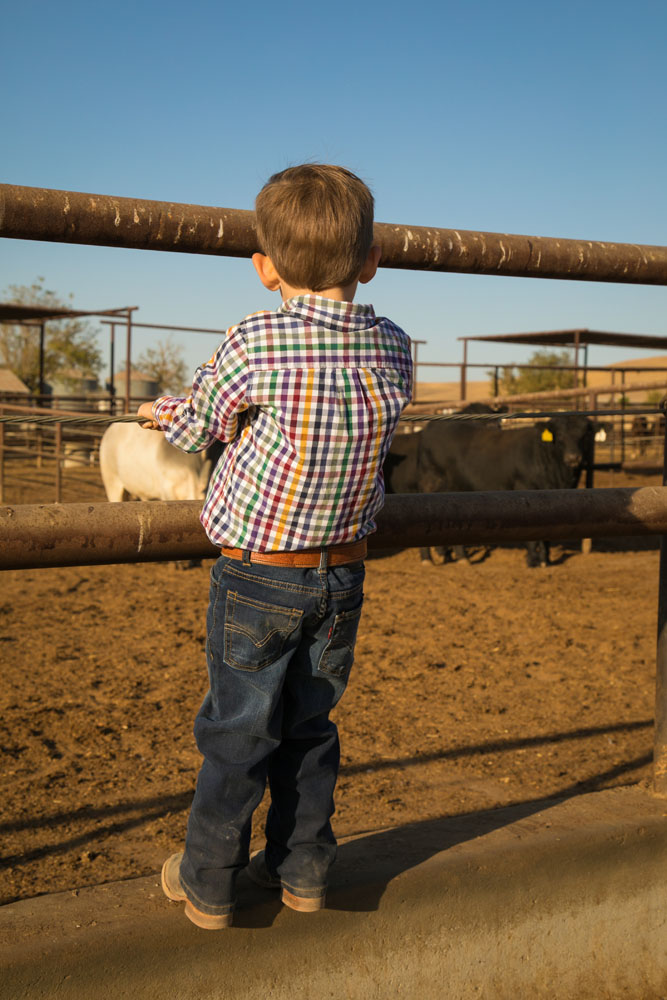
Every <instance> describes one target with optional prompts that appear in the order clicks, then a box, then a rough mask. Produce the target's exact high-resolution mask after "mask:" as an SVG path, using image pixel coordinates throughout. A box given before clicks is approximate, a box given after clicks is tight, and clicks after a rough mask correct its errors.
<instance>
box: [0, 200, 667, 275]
mask: <svg viewBox="0 0 667 1000" xmlns="http://www.w3.org/2000/svg"><path fill="white" fill-rule="evenodd" d="M375 231H376V238H377V239H378V241H379V243H380V244H381V246H382V259H381V262H380V263H381V265H382V266H383V267H392V268H407V269H410V270H427V271H456V272H463V273H468V274H500V275H514V276H517V277H528V278H562V279H569V280H579V281H614V282H622V283H631V284H646V285H665V284H667V247H663V246H646V245H640V244H630V243H602V242H594V241H592V240H572V239H558V238H552V237H544V236H518V235H513V234H505V233H484V232H471V231H466V230H458V229H436V228H429V227H425V226H403V225H392V224H388V223H377V224H376V227H375ZM0 236H4V237H8V238H12V239H22V240H47V241H51V242H56V243H84V244H93V245H98V246H117V247H130V248H134V249H140V250H166V251H175V252H181V253H201V254H219V255H221V256H227V257H249V256H250V255H251V254H252V253H253V252H254V251H255V250H257V249H258V246H257V237H256V233H255V224H254V212H250V211H246V210H243V209H230V208H216V207H212V206H205V205H187V204H178V203H174V202H163V201H148V200H144V199H138V198H120V197H114V196H112V195H99V194H85V193H82V192H79V191H57V190H52V189H49V188H33V187H22V186H20V185H15V184H2V185H0Z"/></svg>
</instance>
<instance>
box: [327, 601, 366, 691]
mask: <svg viewBox="0 0 667 1000" xmlns="http://www.w3.org/2000/svg"><path fill="white" fill-rule="evenodd" d="M360 618H361V605H359V607H358V608H353V609H352V610H351V611H340V612H339V613H338V614H337V615H336V617H335V619H334V623H333V625H332V627H331V630H330V632H329V639H328V642H327V644H326V646H325V647H324V650H323V651H322V656H321V657H320V662H319V664H318V669H319V670H321V671H322V673H324V674H330V675H331V676H332V677H344V676H346V675H347V674H348V673H349V671H350V668H351V667H352V663H353V661H354V644H355V642H356V640H357V630H358V628H359V619H360Z"/></svg>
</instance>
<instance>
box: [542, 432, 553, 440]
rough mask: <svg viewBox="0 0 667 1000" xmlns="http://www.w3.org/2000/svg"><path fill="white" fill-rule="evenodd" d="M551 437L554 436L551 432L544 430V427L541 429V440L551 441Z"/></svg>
mask: <svg viewBox="0 0 667 1000" xmlns="http://www.w3.org/2000/svg"><path fill="white" fill-rule="evenodd" d="M553 439H554V436H553V434H552V433H551V431H549V430H546V429H545V430H543V431H542V440H543V441H553Z"/></svg>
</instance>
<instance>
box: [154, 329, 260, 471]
mask: <svg viewBox="0 0 667 1000" xmlns="http://www.w3.org/2000/svg"><path fill="white" fill-rule="evenodd" d="M247 382H248V356H247V350H246V345H245V340H244V337H243V334H242V332H241V330H240V328H239V327H238V326H236V327H232V328H231V329H230V330H229V332H228V334H227V337H226V338H225V340H224V341H223V342H222V344H221V345H220V347H219V348H218V350H217V351H216V352H215V354H214V355H213V357H212V358H211V359H210V361H207V362H206V364H204V365H201V367H200V368H198V369H197V371H196V372H195V377H194V380H193V383H192V392H191V393H190V395H189V396H187V397H183V396H161V397H160V398H159V399H156V400H155V402H154V403H153V416H154V417H155V419H156V420H157V422H158V424H159V425H160V429H161V430H163V431H164V434H165V437H166V438H167V440H168V441H169V443H170V444H173V445H175V446H176V447H177V448H181V449H182V450H183V451H203V450H204V448H208V446H209V445H210V444H212V443H213V442H214V441H216V440H217V441H233V439H234V438H235V437H236V434H237V432H238V415H239V413H242V412H243V411H244V410H247V409H248V403H247V401H246V387H247Z"/></svg>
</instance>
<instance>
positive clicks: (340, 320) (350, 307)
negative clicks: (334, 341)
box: [277, 295, 376, 331]
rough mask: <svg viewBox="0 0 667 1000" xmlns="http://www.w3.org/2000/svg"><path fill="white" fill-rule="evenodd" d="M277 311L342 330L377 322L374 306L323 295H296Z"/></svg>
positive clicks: (365, 326)
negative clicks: (342, 300) (341, 300)
mask: <svg viewBox="0 0 667 1000" xmlns="http://www.w3.org/2000/svg"><path fill="white" fill-rule="evenodd" d="M277 311H278V312H281V313H288V314H290V315H292V316H297V317H298V318H299V319H301V320H304V321H305V322H307V323H312V324H313V325H314V326H318V325H324V326H329V327H332V326H333V327H335V328H336V329H340V330H342V331H348V330H367V329H368V327H369V326H374V325H375V322H376V319H375V310H374V309H373V306H370V305H368V306H366V305H362V304H361V303H357V302H338V301H337V300H336V299H326V298H325V297H324V296H323V295H296V296H295V297H294V298H293V299H287V300H286V301H285V302H283V304H282V305H281V306H280V308H279V309H278V310H277Z"/></svg>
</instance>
